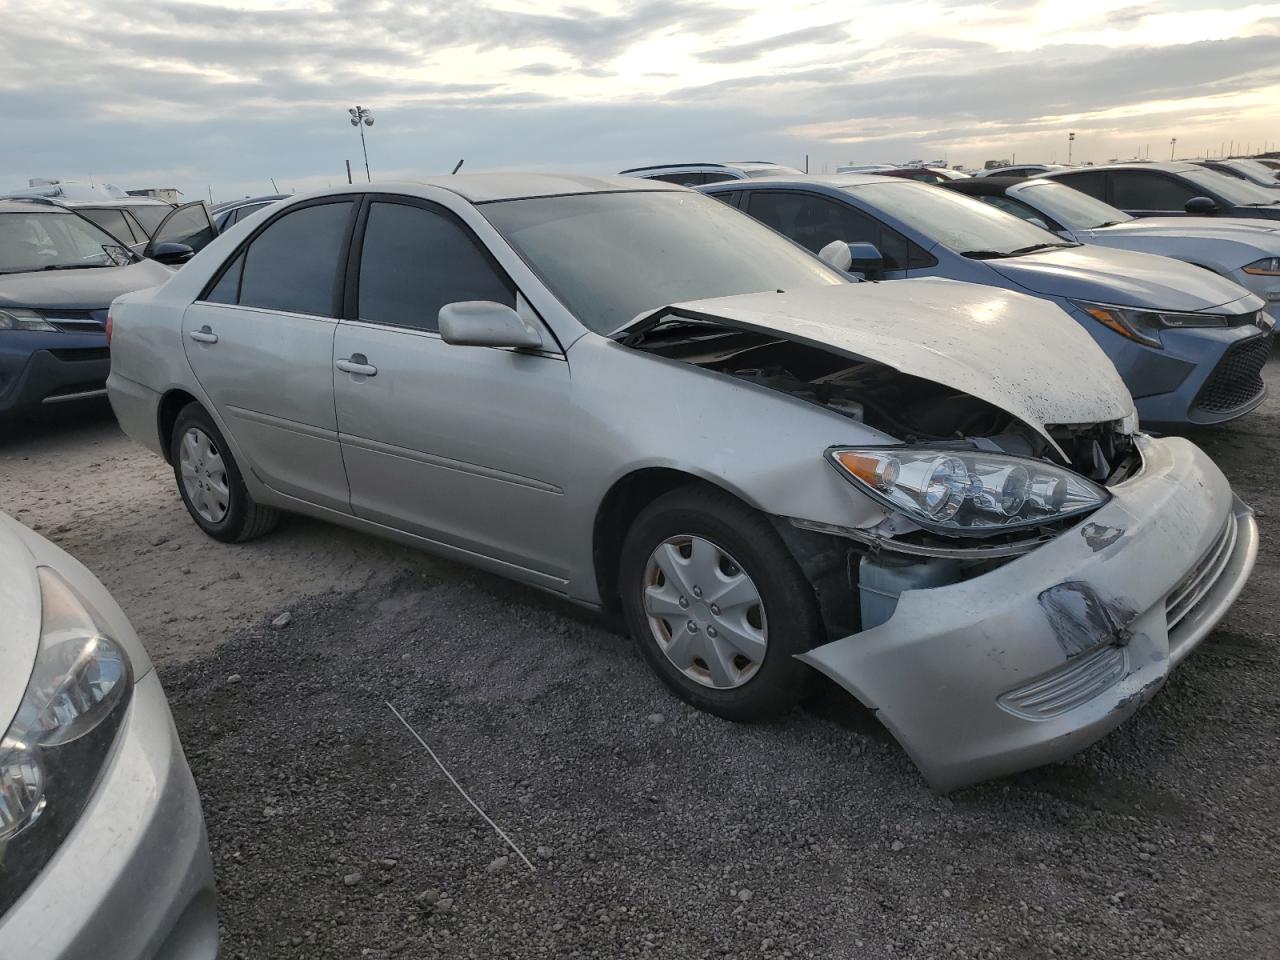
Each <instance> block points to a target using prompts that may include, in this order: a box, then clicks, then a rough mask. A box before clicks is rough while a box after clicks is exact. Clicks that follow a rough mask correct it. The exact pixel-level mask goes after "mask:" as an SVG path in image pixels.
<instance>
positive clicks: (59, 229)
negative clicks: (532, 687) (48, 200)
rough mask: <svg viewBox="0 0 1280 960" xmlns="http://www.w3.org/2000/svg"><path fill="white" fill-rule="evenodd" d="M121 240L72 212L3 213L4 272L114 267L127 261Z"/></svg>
mask: <svg viewBox="0 0 1280 960" xmlns="http://www.w3.org/2000/svg"><path fill="white" fill-rule="evenodd" d="M125 257H127V254H125V253H124V248H123V247H121V246H120V241H119V240H117V239H116V238H115V237H113V236H111V234H109V233H107V232H106V231H105V230H102V229H101V228H100V227H97V226H95V225H94V224H92V223H90V222H89V221H88V220H85V219H82V218H81V217H78V216H75V215H73V214H69V213H54V212H52V211H50V212H48V213H44V212H35V211H33V212H30V213H28V212H26V211H24V212H22V213H0V273H26V272H29V271H34V270H70V269H73V268H76V267H114V266H118V265H120V264H121V263H124V262H127V261H126V260H125V259H124V258H125Z"/></svg>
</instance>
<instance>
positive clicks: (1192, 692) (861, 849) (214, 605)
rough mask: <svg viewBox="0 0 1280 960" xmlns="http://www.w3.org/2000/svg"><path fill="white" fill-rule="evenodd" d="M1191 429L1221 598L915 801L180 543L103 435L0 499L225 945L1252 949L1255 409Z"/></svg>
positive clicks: (1273, 908) (597, 950) (24, 466)
mask: <svg viewBox="0 0 1280 960" xmlns="http://www.w3.org/2000/svg"><path fill="white" fill-rule="evenodd" d="M1267 376H1268V379H1269V381H1270V382H1271V383H1272V385H1273V390H1275V391H1280V363H1276V362H1273V363H1272V364H1271V365H1270V366H1269V367H1268V370H1267ZM1195 439H1196V440H1197V442H1200V443H1201V444H1202V445H1204V446H1205V448H1206V449H1208V450H1209V451H1210V453H1211V454H1212V455H1213V456H1214V457H1215V459H1217V461H1218V462H1219V464H1220V465H1221V466H1222V467H1223V469H1224V470H1225V471H1226V472H1227V474H1228V475H1229V476H1230V477H1231V479H1232V481H1233V483H1234V484H1235V485H1236V489H1237V491H1238V492H1239V493H1240V494H1241V495H1242V496H1243V497H1244V498H1245V499H1246V500H1248V501H1249V502H1251V503H1252V504H1253V505H1254V506H1255V507H1256V508H1257V509H1258V510H1259V513H1260V524H1261V526H1262V532H1263V550H1262V555H1261V556H1260V559H1259V563H1258V567H1257V569H1256V572H1255V574H1254V579H1253V581H1252V582H1251V584H1250V587H1249V588H1248V590H1247V591H1246V593H1245V595H1244V596H1243V597H1242V598H1241V600H1240V602H1239V603H1237V605H1236V606H1235V607H1234V608H1233V610H1232V611H1231V613H1230V614H1229V615H1228V617H1227V619H1226V620H1225V621H1224V623H1223V624H1222V626H1221V628H1220V629H1219V630H1218V631H1216V632H1215V633H1214V634H1213V636H1212V637H1210V638H1209V640H1207V641H1206V642H1205V644H1204V645H1203V646H1202V647H1201V649H1200V650H1198V651H1197V652H1196V653H1195V654H1194V655H1193V656H1192V657H1191V658H1189V659H1188V660H1187V661H1186V663H1184V664H1183V666H1182V667H1181V668H1180V669H1179V670H1178V671H1177V672H1176V673H1175V674H1174V675H1173V677H1172V679H1171V681H1170V682H1169V684H1168V685H1167V686H1166V687H1165V688H1164V690H1162V691H1161V692H1160V693H1159V694H1157V696H1156V697H1155V698H1154V699H1153V701H1152V702H1151V703H1150V704H1149V705H1148V706H1147V707H1146V708H1145V709H1143V710H1142V711H1140V712H1139V713H1138V714H1137V715H1136V716H1135V717H1134V718H1133V719H1132V720H1131V721H1130V722H1129V723H1128V724H1127V725H1125V726H1124V727H1122V728H1121V729H1120V730H1118V731H1116V732H1115V733H1114V734H1112V735H1111V736H1109V737H1108V738H1106V739H1105V740H1103V741H1102V742H1101V743H1099V744H1097V745H1095V746H1094V747H1092V748H1090V749H1089V750H1086V751H1085V752H1084V753H1082V754H1081V755H1079V756H1077V757H1076V758H1074V759H1072V760H1071V761H1069V762H1067V763H1063V764H1058V765H1054V766H1051V767H1047V768H1042V769H1040V770H1037V771H1032V772H1029V773H1026V774H1022V775H1019V776H1016V777H1012V778H1009V779H1006V780H1003V781H999V782H996V783H990V784H985V785H982V786H979V787H974V788H970V789H968V790H964V791H960V792H957V793H954V794H951V795H948V796H945V797H939V796H935V795H934V794H932V793H930V792H929V791H928V790H927V789H926V787H925V786H924V784H923V782H922V781H921V780H920V778H919V776H918V774H917V773H916V772H915V770H914V768H913V767H912V766H911V764H910V762H909V761H908V760H907V758H906V756H905V755H904V754H903V752H902V751H901V749H900V748H899V747H898V746H897V745H896V744H895V743H894V742H893V740H892V739H891V738H890V737H889V736H888V735H887V734H886V733H885V732H884V731H883V730H882V729H881V728H880V727H879V726H878V724H877V723H876V722H875V721H874V720H873V719H872V718H870V717H869V716H868V715H867V714H866V713H865V712H864V711H861V710H860V709H859V708H857V707H856V706H855V705H852V704H850V703H849V701H848V700H847V698H844V697H842V696H839V695H838V694H836V693H834V692H833V691H831V690H830V689H827V690H825V691H824V692H823V693H822V694H820V695H819V696H818V697H817V698H816V700H815V702H814V703H813V704H811V705H810V706H809V708H808V709H806V710H803V711H799V712H797V713H795V714H794V715H792V716H791V717H790V718H789V719H787V720H786V721H785V722H781V723H777V724H773V725H769V726H758V727H745V726H736V725H733V724H728V723H725V722H723V721H720V720H718V719H716V718H714V717H710V716H707V715H704V714H699V713H697V712H695V711H692V710H690V709H689V708H687V707H685V706H684V705H683V704H681V703H679V702H677V701H675V700H674V699H672V698H671V697H669V696H667V695H666V694H665V693H664V692H663V691H662V689H661V688H660V687H659V686H658V684H657V682H656V681H655V680H653V679H651V677H650V676H649V674H648V673H647V671H646V670H645V668H644V666H643V664H642V663H641V661H640V660H639V658H638V656H637V655H636V654H635V653H634V652H633V651H632V649H631V646H630V644H629V642H628V641H626V640H625V639H624V638H622V637H621V636H619V635H618V634H617V633H615V632H613V630H612V629H611V627H610V625H609V624H607V623H604V622H602V621H601V620H599V619H598V618H596V617H594V616H591V615H589V614H586V613H583V612H580V611H578V610H576V609H574V608H572V607H569V606H568V605H566V604H563V603H560V602H558V601H556V600H555V599H554V598H550V597H547V596H545V595H542V594H538V593H536V592H533V591H530V590H526V589H523V588H520V587H516V586H513V585H511V584H509V583H506V582H504V581H501V580H499V579H496V578H494V577H490V576H488V575H485V574H481V573H477V572H474V571H471V570H468V569H466V568H464V567H460V566H457V565H454V564H449V563H444V562H439V561H434V560H431V559H429V558H425V557H422V556H420V555H418V554H414V553H412V552H409V551H407V550H402V549H400V548H398V547H395V546H391V545H386V544H382V543H379V542H377V541H374V540H371V539H369V538H366V537H363V536H359V535H355V534H351V533H347V532H345V531H341V530H338V529H336V528H332V527H328V526H325V525H322V524H318V523H311V522H309V521H304V520H290V521H289V522H287V523H286V524H285V525H284V526H282V528H281V529H280V530H279V531H278V532H277V533H276V534H274V535H272V536H271V537H268V538H267V539H265V540H263V541H259V542H258V543H255V544H249V545H245V546H241V547H226V546H223V545H220V544H215V543H213V542H212V541H208V540H205V539H202V538H201V537H199V536H198V535H197V534H196V531H195V529H194V527H193V525H191V524H190V522H189V521H188V520H187V519H186V517H185V515H184V514H183V512H182V508H181V506H180V504H179V502H178V500H177V496H176V494H175V493H174V491H173V489H172V478H171V476H170V475H169V473H168V471H167V468H165V467H164V465H163V464H161V463H160V462H159V461H157V460H155V459H154V458H152V457H151V456H150V455H149V454H146V453H144V452H142V451H139V450H137V449H135V448H133V447H131V446H129V445H128V444H127V442H126V441H124V440H123V439H122V438H120V436H119V434H118V432H116V431H115V429H114V427H113V426H112V425H111V424H110V422H109V421H102V422H98V423H92V424H88V425H83V426H80V427H76V428H62V429H55V430H50V431H45V432H43V433H41V434H40V435H39V436H38V437H34V438H28V439H24V440H22V441H19V442H17V443H15V444H11V445H10V446H8V447H5V448H0V494H3V504H4V509H6V510H7V511H9V512H11V513H14V514H15V515H17V516H18V517H19V518H20V519H22V520H24V522H26V523H28V524H30V525H32V526H37V528H40V529H43V531H44V532H45V533H46V535H51V536H53V538H54V539H56V540H58V541H59V542H61V543H62V544H63V546H64V547H66V548H67V549H69V550H71V551H72V552H73V553H75V554H76V555H77V556H79V557H80V558H81V559H82V560H84V561H85V562H86V563H88V565H89V566H90V567H92V568H94V569H95V570H96V572H98V573H99V575H100V576H101V577H102V579H103V580H104V581H105V582H106V583H107V585H108V586H109V587H110V588H111V589H112V590H113V592H114V593H115V595H116V597H117V598H118V599H119V600H120V601H121V603H122V605H123V606H124V607H125V609H126V611H128V612H129V614H130V616H131V617H132V618H133V620H134V622H135V625H136V626H137V627H138V630H139V633H141V634H142V635H143V637H144V638H145V639H146V640H147V641H148V642H149V644H150V646H151V649H152V650H153V652H154V654H155V655H156V658H157V662H158V663H159V664H160V669H161V675H162V677H163V679H164V681H165V684H166V687H167V689H168V691H169V695H170V699H171V702H172V706H173V711H174V715H175V719H176V721H177V724H178V727H179V730H180V732H181V734H182V737H183V741H184V744H185V745H186V749H187V754H188V757H189V759H190V762H191V766H192V769H193V771H194V772H195V776H196V779H197V781H198V783H199V785H200V788H201V792H202V795H203V798H204V807H205V816H206V818H207V820H208V825H209V833H210V839H211V842H212V845H213V851H214V859H215V864H216V869H217V874H218V882H219V889H220V894H221V898H222V899H221V920H222V924H223V933H224V937H223V947H224V953H225V955H226V956H228V957H233V958H240V957H244V958H255V960H256V958H259V957H264V958H266V957H270V958H276V957H280V958H289V957H299V958H303V957H305V958H308V960H311V958H330V957H332V958H348V957H373V958H378V957H387V958H389V957H437V956H438V957H491V956H503V957H544V956H547V957H549V956H556V957H561V956H564V957H601V958H606V957H607V958H613V957H623V956H650V957H655V958H657V957H661V958H667V957H671V958H693V957H704V956H708V957H741V958H746V957H752V958H755V957H759V958H775V957H822V958H827V957H858V958H880V957H895V958H899V957H919V958H930V960H933V958H938V957H997V956H1000V957H1037V958H1038V957H1047V956H1063V957H1070V958H1080V957H1089V958H1104V957H1161V956H1195V957H1198V958H1205V957H1223V958H1227V957H1231V958H1238V957H1271V956H1277V955H1280V893H1278V892H1277V885H1276V877H1277V876H1280V789H1278V788H1280V763H1278V761H1280V710H1278V709H1277V707H1280V683H1278V681H1280V654H1278V653H1277V647H1276V643H1277V637H1276V634H1277V632H1280V626H1278V625H1277V623H1278V618H1277V615H1276V614H1277V597H1278V596H1280V593H1278V591H1277V578H1278V577H1280V553H1278V552H1277V550H1276V548H1275V547H1274V546H1273V544H1274V538H1273V536H1272V530H1273V529H1274V528H1275V524H1276V521H1275V520H1274V519H1273V518H1275V517H1280V502H1277V500H1278V498H1277V494H1276V492H1275V490H1274V488H1273V486H1272V484H1273V483H1274V475H1275V464H1276V463H1277V462H1280V393H1278V394H1277V398H1276V399H1272V400H1269V401H1268V403H1267V405H1266V406H1265V407H1264V408H1262V409H1261V410H1260V411H1258V412H1256V413H1254V414H1252V415H1251V416H1249V417H1247V418H1245V419H1244V420H1243V421H1241V422H1239V423H1238V424H1236V425H1234V426H1230V427H1228V428H1225V429H1223V430H1220V431H1216V432H1212V433H1201V434H1198V435H1196V436H1195ZM24 458H29V459H24ZM161 538H166V539H164V540H163V542H161ZM184 570H190V572H189V573H186V572H183V571H184ZM237 574H239V576H238V577H237ZM285 611H288V612H289V613H290V615H291V616H290V618H289V622H288V623H287V624H285V625H283V626H278V627H277V626H272V620H273V619H274V618H276V617H277V616H278V615H279V614H280V613H282V612H285ZM388 701H389V702H390V703H391V704H393V705H395V706H396V707H397V709H399V710H400V711H401V712H402V713H403V714H404V716H405V718H406V719H407V720H408V721H409V722H410V723H411V724H412V725H413V726H414V727H415V729H416V730H417V731H418V732H419V733H420V734H421V735H422V737H424V738H425V740H426V742H427V743H428V744H430V746H431V747H432V748H433V749H434V750H435V751H436V752H437V754H438V755H439V756H440V758H441V760H442V761H443V762H444V763H445V764H446V765H447V766H448V767H449V769H450V770H451V771H452V772H453V773H454V775H455V776H457V778H458V779H459V780H460V781H461V783H462V784H463V786H464V787H465V788H466V789H467V790H468V791H469V792H470V793H471V794H472V796H473V797H474V798H475V799H476V800H477V801H478V802H479V803H480V805H481V806H482V807H484V809H485V810H486V811H487V812H488V814H489V815H490V816H492V817H493V819H494V820H495V821H496V822H497V823H498V824H499V825H500V826H502V827H503V828H504V829H505V830H506V831H507V833H508V834H509V835H510V837H511V838H512V840H513V841H514V842H515V844H516V845H518V846H519V848H520V849H521V850H522V851H523V852H524V853H525V854H526V855H527V856H528V857H529V859H530V860H531V861H532V863H533V865H534V868H535V869H534V870H533V871H530V870H529V868H528V867H526V866H525V865H524V863H523V861H522V860H521V859H520V858H519V857H518V856H516V855H515V854H514V853H512V851H511V850H510V849H508V848H506V847H505V846H504V845H503V843H502V841H501V840H500V838H499V837H498V836H497V835H496V834H495V833H494V832H493V830H491V829H490V828H489V827H488V826H487V825H486V824H485V823H484V822H483V821H482V820H481V819H480V818H479V816H478V815H477V814H476V813H475V812H474V811H473V810H472V809H471V808H470V807H468V806H467V805H466V804H465V802H464V801H463V800H462V799H461V798H460V797H459V796H458V795H457V793H456V792H455V791H454V790H453V788H452V787H451V786H450V785H449V784H448V782H447V781H446V780H445V778H444V776H443V775H442V774H441V772H440V770H439V769H438V768H437V767H436V765H435V764H434V763H433V761H432V759H431V757H430V756H428V754H427V752H426V751H425V750H424V749H423V748H422V746H421V745H420V744H419V743H418V742H417V740H415V739H414V738H413V736H412V735H411V734H410V732H409V731H408V730H406V729H405V727H404V726H402V725H401V723H400V722H399V721H398V720H397V719H396V717H395V716H394V715H393V714H392V713H391V710H390V709H389V707H388V705H387V702H388Z"/></svg>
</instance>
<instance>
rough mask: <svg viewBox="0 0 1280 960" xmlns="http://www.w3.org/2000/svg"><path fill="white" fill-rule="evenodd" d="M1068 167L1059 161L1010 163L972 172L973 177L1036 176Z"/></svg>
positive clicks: (1068, 168)
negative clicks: (1005, 165)
mask: <svg viewBox="0 0 1280 960" xmlns="http://www.w3.org/2000/svg"><path fill="white" fill-rule="evenodd" d="M1070 169H1071V168H1070V167H1067V166H1064V165H1063V164H1061V163H1018V164H1010V165H1009V166H1007V167H991V168H989V169H987V170H979V171H978V172H977V173H975V174H974V176H975V177H1038V176H1040V175H1041V174H1045V173H1051V172H1053V171H1054V170H1070Z"/></svg>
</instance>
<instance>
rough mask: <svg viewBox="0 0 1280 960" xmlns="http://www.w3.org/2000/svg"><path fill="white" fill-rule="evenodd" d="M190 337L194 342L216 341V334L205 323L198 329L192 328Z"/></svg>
mask: <svg viewBox="0 0 1280 960" xmlns="http://www.w3.org/2000/svg"><path fill="white" fill-rule="evenodd" d="M190 337H191V339H192V340H194V341H196V343H217V342H218V335H217V334H216V333H214V332H213V329H212V328H211V327H210V326H209V325H208V324H207V323H206V324H205V325H204V326H203V327H201V328H200V329H199V330H192V331H191V333H190Z"/></svg>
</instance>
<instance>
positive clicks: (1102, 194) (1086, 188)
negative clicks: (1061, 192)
mask: <svg viewBox="0 0 1280 960" xmlns="http://www.w3.org/2000/svg"><path fill="white" fill-rule="evenodd" d="M1054 179H1055V180H1061V181H1062V182H1063V183H1065V184H1066V185H1067V186H1068V187H1071V188H1072V189H1074V190H1079V191H1080V192H1081V193H1087V194H1088V195H1089V196H1091V197H1094V198H1096V199H1098V200H1105V199H1107V175H1106V174H1105V173H1103V172H1102V171H1101V170H1083V171H1081V172H1080V173H1068V174H1065V175H1063V176H1061V177H1054ZM1116 206H1117V207H1118V206H1120V204H1118V203H1117V204H1116Z"/></svg>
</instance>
